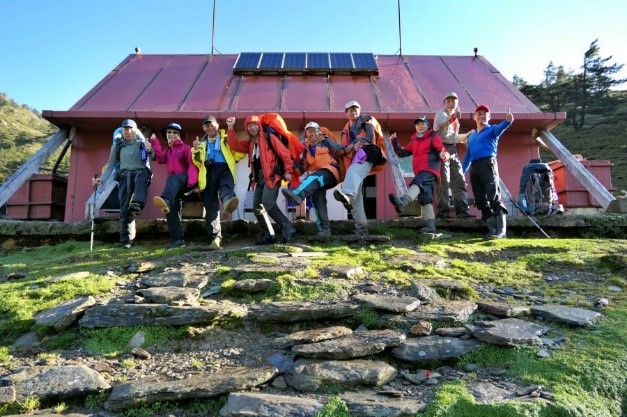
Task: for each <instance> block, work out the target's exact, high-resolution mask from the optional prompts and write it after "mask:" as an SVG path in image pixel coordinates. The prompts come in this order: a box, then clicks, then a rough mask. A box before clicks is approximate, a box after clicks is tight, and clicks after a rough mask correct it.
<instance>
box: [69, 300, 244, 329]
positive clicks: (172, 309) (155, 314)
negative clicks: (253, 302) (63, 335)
mask: <svg viewBox="0 0 627 417" xmlns="http://www.w3.org/2000/svg"><path fill="white" fill-rule="evenodd" d="M246 314H247V309H246V307H245V306H243V305H239V304H235V303H229V302H223V303H214V304H213V305H202V306H190V307H180V306H168V305H163V304H117V303H116V304H105V305H97V306H94V307H92V308H90V309H88V310H87V311H86V312H85V314H84V315H83V317H82V318H81V319H80V320H79V321H78V324H79V326H80V327H87V328H98V327H130V326H142V325H143V326H185V325H188V324H209V323H212V322H213V321H215V320H216V319H219V318H221V317H227V318H228V317H231V316H237V317H244V316H246Z"/></svg>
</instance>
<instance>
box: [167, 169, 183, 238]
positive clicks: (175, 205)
mask: <svg viewBox="0 0 627 417" xmlns="http://www.w3.org/2000/svg"><path fill="white" fill-rule="evenodd" d="M185 185H187V174H172V175H168V178H167V179H166V181H165V188H164V189H163V193H161V197H162V198H164V199H165V200H167V201H168V202H169V203H170V211H169V212H168V214H166V216H165V219H166V220H167V222H168V231H169V232H170V240H171V241H172V242H173V243H174V242H176V241H181V240H183V224H182V223H181V208H182V204H181V200H182V199H183V192H184V190H185Z"/></svg>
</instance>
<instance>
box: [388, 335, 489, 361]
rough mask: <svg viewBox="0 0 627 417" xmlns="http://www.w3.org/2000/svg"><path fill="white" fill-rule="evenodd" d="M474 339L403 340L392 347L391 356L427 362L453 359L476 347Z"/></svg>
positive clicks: (478, 345) (421, 338)
mask: <svg viewBox="0 0 627 417" xmlns="http://www.w3.org/2000/svg"><path fill="white" fill-rule="evenodd" d="M480 346H481V343H479V342H478V341H477V340H475V339H460V338H455V337H441V336H426V337H418V338H411V339H407V340H404V341H403V342H402V343H401V344H400V345H399V346H397V347H395V348H394V349H392V356H394V357H395V358H397V359H401V360H404V361H407V362H427V361H438V360H443V359H453V358H457V357H460V356H463V355H466V354H467V353H470V352H472V351H473V350H475V349H478V348H479V347H480Z"/></svg>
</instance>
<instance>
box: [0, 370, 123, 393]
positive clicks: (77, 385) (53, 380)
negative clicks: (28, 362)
mask: <svg viewBox="0 0 627 417" xmlns="http://www.w3.org/2000/svg"><path fill="white" fill-rule="evenodd" d="M0 385H2V386H3V388H7V387H10V388H12V389H13V390H14V392H15V400H16V401H23V400H24V399H26V398H27V397H33V396H34V397H37V398H39V399H41V400H44V401H45V400H52V399H58V398H62V399H67V398H71V397H79V396H84V395H87V394H92V393H93V394H95V393H98V392H100V391H103V390H107V389H109V388H111V386H110V385H109V384H108V383H107V382H106V381H105V379H104V378H103V377H102V376H101V375H100V374H99V373H98V372H96V371H94V370H93V369H90V368H88V367H87V366H84V365H69V366H33V367H27V368H26V367H24V368H18V369H16V370H14V371H13V372H12V373H10V374H8V375H4V376H2V378H0Z"/></svg>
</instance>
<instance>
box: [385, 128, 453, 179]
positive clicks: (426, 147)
mask: <svg viewBox="0 0 627 417" xmlns="http://www.w3.org/2000/svg"><path fill="white" fill-rule="evenodd" d="M392 145H393V146H394V153H396V154H397V155H398V156H399V157H401V158H403V157H406V156H410V155H412V156H413V158H412V161H411V166H412V169H413V170H414V174H415V175H418V173H420V172H422V171H428V172H431V173H433V174H434V175H435V176H436V177H439V176H440V163H441V160H440V151H442V149H444V145H443V144H442V139H440V137H439V136H438V134H437V133H435V132H433V131H432V130H431V129H429V130H427V131H426V132H425V134H424V135H423V136H422V137H421V138H419V137H418V136H417V135H416V134H415V133H414V134H413V135H411V138H410V139H409V143H408V144H407V146H405V147H404V148H401V147H400V146H399V144H398V140H397V139H394V140H393V141H392Z"/></svg>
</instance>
